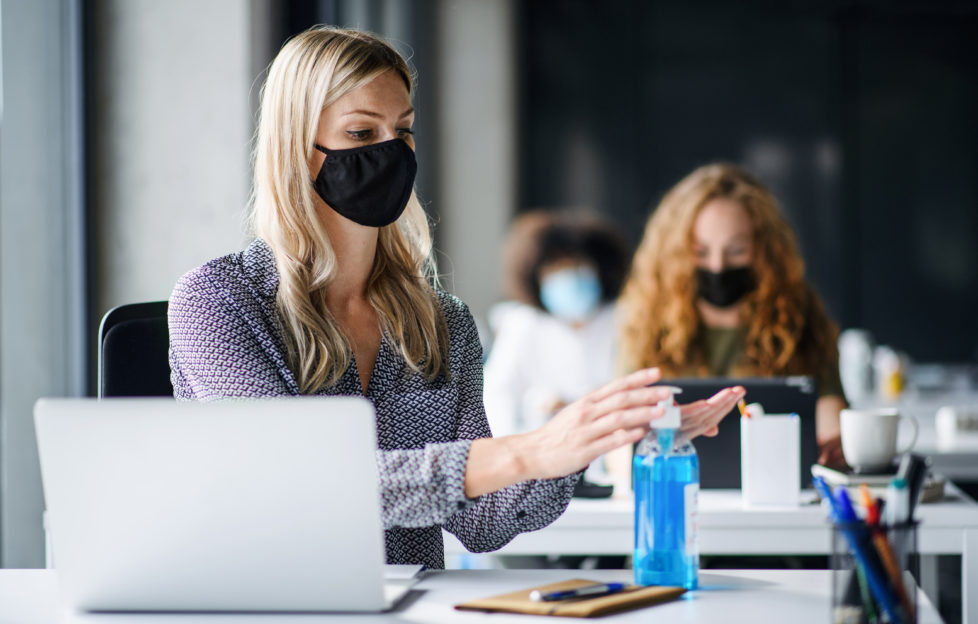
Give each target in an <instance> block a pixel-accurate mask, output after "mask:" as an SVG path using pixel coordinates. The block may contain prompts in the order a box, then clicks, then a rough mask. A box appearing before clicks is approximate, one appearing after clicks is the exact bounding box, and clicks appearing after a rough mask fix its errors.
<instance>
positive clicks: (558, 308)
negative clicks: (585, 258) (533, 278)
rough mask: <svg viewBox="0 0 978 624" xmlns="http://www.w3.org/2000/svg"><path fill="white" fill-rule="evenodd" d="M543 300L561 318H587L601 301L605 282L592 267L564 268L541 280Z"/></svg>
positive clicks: (550, 310)
mask: <svg viewBox="0 0 978 624" xmlns="http://www.w3.org/2000/svg"><path fill="white" fill-rule="evenodd" d="M540 301H541V302H542V303H543V307H544V308H546V309H547V312H550V313H551V314H553V315H554V316H556V317H557V318H559V319H563V320H565V321H583V320H585V319H586V318H587V317H588V316H590V315H591V313H592V312H594V310H595V308H597V307H598V304H599V303H600V302H601V282H600V281H598V275H597V273H595V271H594V269H592V268H591V267H585V266H582V267H577V268H573V269H561V270H560V271H556V272H554V273H551V274H550V275H548V276H547V277H546V278H545V279H544V280H543V281H542V282H541V284H540Z"/></svg>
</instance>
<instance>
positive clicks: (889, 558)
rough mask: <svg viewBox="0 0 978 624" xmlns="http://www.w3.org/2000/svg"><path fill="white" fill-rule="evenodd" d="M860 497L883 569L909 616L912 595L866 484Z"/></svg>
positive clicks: (860, 492) (860, 491)
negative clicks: (880, 523) (881, 526)
mask: <svg viewBox="0 0 978 624" xmlns="http://www.w3.org/2000/svg"><path fill="white" fill-rule="evenodd" d="M859 496H860V502H861V503H862V505H863V507H865V508H866V524H868V525H869V527H870V533H871V535H872V539H873V546H875V547H876V552H877V554H879V557H880V562H882V564H883V569H884V570H886V574H887V575H888V576H889V577H890V582H891V583H892V584H893V588H894V589H895V590H896V592H897V597H898V598H899V599H900V604H902V605H903V610H904V611H905V612H907V613H909V614H911V619H912V614H913V612H914V607H913V603H912V602H910V595H909V594H907V588H906V586H905V585H904V583H903V575H902V573H901V571H900V565H899V564H898V563H897V560H896V558H895V557H894V556H893V549H891V548H890V543H889V542H887V541H886V536H885V535H884V534H883V531H882V530H880V526H879V522H880V512H879V507H878V506H877V504H876V501H875V500H873V497H872V495H871V494H870V492H869V487H867V485H866V484H865V483H863V484H862V485H860V486H859ZM890 530H891V531H898V530H899V529H896V528H892V527H891V528H890Z"/></svg>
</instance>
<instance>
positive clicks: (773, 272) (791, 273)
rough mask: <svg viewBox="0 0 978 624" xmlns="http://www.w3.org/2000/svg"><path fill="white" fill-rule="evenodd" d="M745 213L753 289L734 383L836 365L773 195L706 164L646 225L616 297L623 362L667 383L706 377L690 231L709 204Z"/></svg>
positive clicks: (821, 312) (829, 335)
mask: <svg viewBox="0 0 978 624" xmlns="http://www.w3.org/2000/svg"><path fill="white" fill-rule="evenodd" d="M718 198H723V199H728V200H732V201H735V202H737V203H739V204H740V205H741V206H743V207H744V209H745V210H746V212H747V214H748V216H749V218H750V222H751V226H752V229H753V250H754V253H753V263H752V267H753V270H754V276H755V281H756V284H757V287H756V288H755V289H754V291H752V292H751V293H750V294H749V295H747V298H746V300H745V302H746V305H745V306H744V308H743V310H744V312H743V323H744V324H745V325H746V327H747V334H746V338H745V344H744V359H743V360H742V363H741V364H740V365H738V366H737V368H736V370H733V371H730V373H731V374H732V375H737V376H740V375H745V376H746V375H762V376H767V375H800V374H809V375H810V374H817V372H818V371H821V370H823V369H824V366H825V365H826V363H827V360H828V359H831V360H834V359H835V358H836V357H837V342H836V341H837V338H838V328H837V327H836V325H835V323H833V322H832V320H831V319H830V318H829V316H828V314H827V313H826V311H825V307H824V306H823V305H822V302H821V300H820V299H819V297H818V295H817V294H816V293H815V291H814V289H813V288H812V287H811V286H810V285H809V284H808V283H807V282H806V281H805V278H804V274H805V263H804V261H803V260H802V257H801V254H800V253H799V251H798V245H797V243H796V241H795V235H794V233H793V231H792V229H791V226H790V225H788V222H787V221H786V220H785V218H784V216H783V215H782V214H781V211H780V210H779V208H778V205H777V201H776V200H775V199H774V196H773V195H772V194H771V193H770V192H769V191H768V190H767V189H766V188H765V187H764V186H763V185H762V184H761V183H760V182H758V181H757V180H756V179H755V178H754V177H753V176H752V175H750V174H749V173H748V172H746V171H744V170H743V169H741V168H740V167H737V166H734V165H729V164H723V163H718V164H711V165H706V166H703V167H700V168H699V169H696V170H695V171H693V172H692V173H690V174H689V175H688V176H686V177H685V178H683V179H682V180H681V181H680V182H679V183H678V184H676V186H674V187H673V188H672V189H671V190H670V191H669V192H668V193H667V194H666V196H665V197H664V198H663V199H662V201H661V202H660V203H659V205H658V207H657V208H656V209H655V211H654V212H653V213H652V216H651V217H650V218H649V220H648V223H647V224H646V227H645V233H644V235H643V237H642V242H641V243H640V244H639V247H638V250H637V251H636V253H635V259H634V262H633V264H632V268H631V272H630V274H629V276H628V279H627V281H626V282H625V286H624V289H623V292H622V296H621V299H620V308H621V310H620V312H621V336H620V338H621V340H620V356H621V364H622V365H623V367H624V368H625V369H626V370H635V369H638V368H643V367H647V366H658V367H660V368H661V369H662V371H663V376H667V377H668V376H685V375H698V376H704V375H708V374H709V371H708V370H707V365H706V358H705V354H704V352H703V344H702V341H701V339H700V336H701V331H702V320H701V319H700V315H699V312H698V311H697V308H696V299H697V296H698V295H697V286H696V279H695V274H694V272H695V269H696V262H695V259H694V257H693V251H692V249H693V234H692V233H693V224H694V223H695V221H696V217H697V215H698V214H699V211H700V209H701V208H702V207H703V206H704V205H706V204H707V203H708V202H710V201H711V200H713V199H718Z"/></svg>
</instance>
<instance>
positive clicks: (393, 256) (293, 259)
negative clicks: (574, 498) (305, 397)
mask: <svg viewBox="0 0 978 624" xmlns="http://www.w3.org/2000/svg"><path fill="white" fill-rule="evenodd" d="M391 70H393V71H395V72H397V75H399V76H400V77H401V78H402V79H403V80H404V83H405V85H407V88H408V93H410V92H411V90H412V74H411V71H410V69H409V68H408V66H407V63H406V62H405V61H404V59H403V58H402V57H401V56H400V55H399V54H398V53H397V52H396V51H395V50H394V49H393V48H392V47H391V46H390V45H388V44H387V43H385V42H384V41H382V40H380V39H379V38H377V37H376V36H373V35H371V34H369V33H364V32H361V31H356V30H348V29H341V28H332V27H327V26H316V27H313V28H310V29H309V30H306V31H305V32H303V33H301V34H299V35H296V36H295V37H293V38H292V39H290V40H289V41H288V42H286V44H285V45H284V46H283V47H282V49H281V51H280V52H279V53H278V55H277V56H276V57H275V60H274V61H273V62H272V65H271V67H270V68H269V71H268V78H267V80H266V81H265V85H264V87H263V88H262V97H261V111H260V119H259V122H258V131H257V135H256V145H255V154H254V188H253V200H252V201H253V211H252V225H253V229H254V231H255V234H256V235H257V236H259V237H261V238H262V239H264V241H265V242H266V243H267V244H268V245H269V247H271V250H272V253H273V254H274V256H275V263H276V266H277V268H278V273H279V278H280V281H279V288H278V294H277V306H278V311H279V314H280V316H281V320H282V322H283V329H284V330H285V342H286V348H287V351H288V359H289V365H290V367H291V368H292V370H293V372H294V373H295V375H296V378H297V379H298V382H299V388H300V390H301V391H302V392H303V393H311V392H315V391H316V390H318V389H319V388H321V387H322V386H323V385H325V384H330V385H332V384H334V383H336V382H337V381H338V380H339V378H340V376H341V375H342V374H343V372H344V371H345V370H346V368H347V367H348V366H349V363H350V360H351V357H352V349H351V346H350V343H349V341H348V340H347V338H346V336H345V335H344V333H343V331H342V330H341V328H340V326H339V324H338V323H337V321H336V319H335V318H334V317H333V315H332V314H331V313H330V311H329V309H328V308H327V307H326V289H327V288H328V286H329V284H330V281H331V280H332V279H333V277H334V276H335V274H336V271H337V261H336V254H335V253H334V251H333V247H332V245H331V243H330V240H329V236H328V235H327V233H326V230H325V228H324V227H323V225H322V223H321V222H320V219H319V217H318V216H317V212H316V202H315V197H314V189H313V185H312V182H311V179H310V175H309V169H310V163H311V160H312V152H313V143H314V141H315V137H316V133H317V129H318V126H319V119H320V113H321V112H322V111H323V110H324V109H325V108H326V107H328V106H329V105H330V104H332V103H333V102H335V101H336V100H337V99H339V98H340V97H342V96H343V95H345V94H346V93H349V92H350V91H353V90H354V89H357V88H358V87H360V86H362V85H364V84H366V83H368V82H370V81H371V80H373V79H374V78H376V77H377V76H379V75H380V74H383V73H385V72H387V71H391ZM436 285H437V279H436V268H435V263H434V257H433V254H432V240H431V233H430V231H429V226H428V219H427V216H426V215H425V212H424V209H423V208H422V207H421V204H420V203H419V201H418V198H417V196H416V195H415V193H414V192H412V193H411V197H410V199H409V200H408V204H407V207H406V208H405V210H404V213H403V214H402V215H401V217H400V218H399V219H398V220H397V222H395V223H393V224H391V225H388V226H385V227H382V228H380V233H379V239H378V244H377V252H376V255H375V257H374V264H373V267H372V269H371V273H370V276H369V278H368V281H367V299H368V301H369V302H370V304H371V305H372V306H373V308H374V309H375V310H376V312H377V316H378V318H379V319H380V324H381V329H382V331H384V332H385V333H387V334H389V335H390V336H391V337H392V338H393V339H394V341H395V342H396V344H397V347H398V349H399V350H400V352H401V355H402V356H403V357H404V360H405V361H406V362H407V364H408V366H409V367H410V368H411V369H412V370H414V371H416V372H419V373H422V374H424V376H425V377H426V378H427V379H428V380H429V381H430V380H433V379H435V378H436V377H438V376H439V375H441V374H447V360H448V339H447V337H448V329H447V326H446V325H445V319H444V317H443V315H442V312H441V308H440V306H439V304H438V301H437V297H436V296H435V292H434V287H435V286H436Z"/></svg>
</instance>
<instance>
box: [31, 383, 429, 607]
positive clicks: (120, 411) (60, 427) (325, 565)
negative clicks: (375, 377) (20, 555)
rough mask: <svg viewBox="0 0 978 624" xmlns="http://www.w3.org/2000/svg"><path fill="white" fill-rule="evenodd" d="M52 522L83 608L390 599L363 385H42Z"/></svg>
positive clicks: (58, 564) (396, 587)
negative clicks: (326, 392)
mask: <svg viewBox="0 0 978 624" xmlns="http://www.w3.org/2000/svg"><path fill="white" fill-rule="evenodd" d="M34 421H35V426H36V430H37V444H38V451H39V455H40V462H41V476H42V480H43V484H44V498H45V502H46V505H47V516H46V524H47V527H48V531H49V542H50V544H51V547H52V549H53V553H52V560H53V564H54V567H55V568H56V569H57V572H58V576H59V580H60V584H61V591H62V594H63V596H64V598H65V599H66V601H67V602H68V604H70V605H72V606H74V607H75V608H77V609H80V610H85V611H383V610H386V609H389V608H391V607H392V606H393V604H394V602H395V601H396V600H398V599H399V598H400V597H401V596H403V595H404V594H405V593H406V592H407V591H408V589H409V588H410V586H411V582H410V581H404V580H400V581H397V582H393V583H388V584H387V585H386V586H385V583H384V570H385V567H384V543H383V531H382V525H381V520H380V499H379V490H378V483H377V465H376V454H375V452H376V449H377V443H376V433H375V423H374V410H373V407H372V405H371V404H370V403H369V402H368V401H366V400H365V399H359V398H353V397H330V398H325V397H315V398H313V397H304V398H293V399H271V400H259V401H220V402H215V403H203V404H202V403H178V402H176V401H174V400H170V399H103V400H96V399H41V400H39V401H38V402H37V404H36V405H35V407H34Z"/></svg>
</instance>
